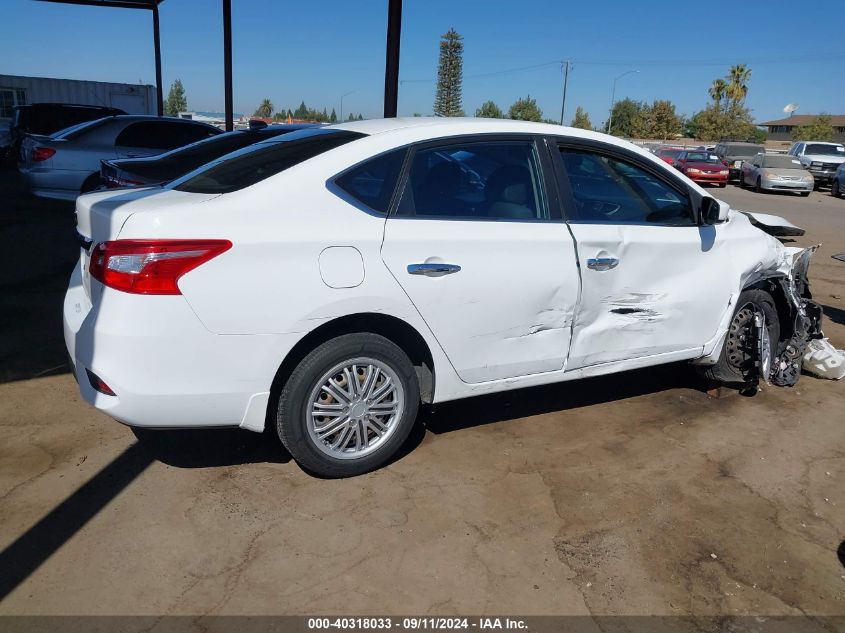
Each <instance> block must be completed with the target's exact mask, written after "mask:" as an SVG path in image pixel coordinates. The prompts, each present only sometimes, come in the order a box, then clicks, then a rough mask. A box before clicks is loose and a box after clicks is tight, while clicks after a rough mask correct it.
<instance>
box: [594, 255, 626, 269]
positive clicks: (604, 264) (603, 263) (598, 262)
mask: <svg viewBox="0 0 845 633" xmlns="http://www.w3.org/2000/svg"><path fill="white" fill-rule="evenodd" d="M618 265H619V260H618V259H616V258H615V257H594V258H592V259H588V260H587V268H592V269H593V270H610V269H611V268H616V266H618Z"/></svg>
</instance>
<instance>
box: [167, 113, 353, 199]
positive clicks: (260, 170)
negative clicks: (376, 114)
mask: <svg viewBox="0 0 845 633" xmlns="http://www.w3.org/2000/svg"><path fill="white" fill-rule="evenodd" d="M364 136H365V134H360V133H358V132H347V131H345V130H334V129H327V128H322V129H309V130H301V131H299V132H291V133H290V134H285V135H283V136H281V137H279V138H274V139H271V140H269V141H263V142H261V143H257V144H255V145H250V146H249V147H245V148H244V149H241V150H239V151H237V152H233V153H231V154H228V155H226V156H224V157H223V158H221V159H219V160H217V161H214V162H212V163H209V164H207V165H205V166H203V167H200V168H199V169H198V170H196V171H193V172H191V173H190V174H187V175H186V176H184V177H182V178H180V179H178V180H175V181H174V182H173V185H172V187H173V188H174V189H176V190H177V191H187V192H190V193H230V192H232V191H238V190H239V189H244V188H246V187H249V186H251V185H254V184H255V183H257V182H260V181H262V180H265V179H266V178H269V177H270V176H274V175H276V174H278V173H281V172H283V171H284V170H286V169H288V168H290V167H293V166H294V165H298V164H299V163H302V162H304V161H306V160H308V159H309V158H314V157H315V156H318V155H320V154H322V153H323V152H327V151H329V150H330V149H334V148H335V147H340V146H341V145H345V144H346V143H349V142H350V141H354V140H356V139H359V138H363V137H364Z"/></svg>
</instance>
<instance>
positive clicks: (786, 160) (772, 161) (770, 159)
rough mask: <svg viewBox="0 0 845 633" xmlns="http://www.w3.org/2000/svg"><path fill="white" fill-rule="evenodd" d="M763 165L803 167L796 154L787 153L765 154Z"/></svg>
mask: <svg viewBox="0 0 845 633" xmlns="http://www.w3.org/2000/svg"><path fill="white" fill-rule="evenodd" d="M763 167H769V168H771V169H803V168H802V167H801V161H800V160H798V159H797V158H795V157H794V156H787V155H786V154H780V155H777V156H764V157H763Z"/></svg>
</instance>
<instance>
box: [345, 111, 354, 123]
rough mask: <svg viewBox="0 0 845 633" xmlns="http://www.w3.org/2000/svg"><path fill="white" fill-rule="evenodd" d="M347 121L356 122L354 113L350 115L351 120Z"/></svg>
mask: <svg viewBox="0 0 845 633" xmlns="http://www.w3.org/2000/svg"><path fill="white" fill-rule="evenodd" d="M346 120H347V121H354V120H355V115H354V114H352V113H351V112H350V113H349V118H348V119H346Z"/></svg>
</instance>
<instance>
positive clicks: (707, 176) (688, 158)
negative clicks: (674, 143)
mask: <svg viewBox="0 0 845 633" xmlns="http://www.w3.org/2000/svg"><path fill="white" fill-rule="evenodd" d="M672 164H673V165H674V166H675V168H676V169H677V170H678V171H680V172H682V173H683V174H684V175H686V177H687V178H689V179H690V180H693V181H695V182H697V183H699V184H704V183H710V184H713V185H719V186H720V187H725V186H727V184H728V175H729V171H730V170H728V168H727V167H725V165H724V164H723V163H722V161H720V160H719V157H718V156H716V154H711V153H710V152H702V151H700V150H699V151H693V152H686V151H684V152H681V153H680V155H679V156H678V158H677V159H675V161H674V162H673V163H672Z"/></svg>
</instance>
